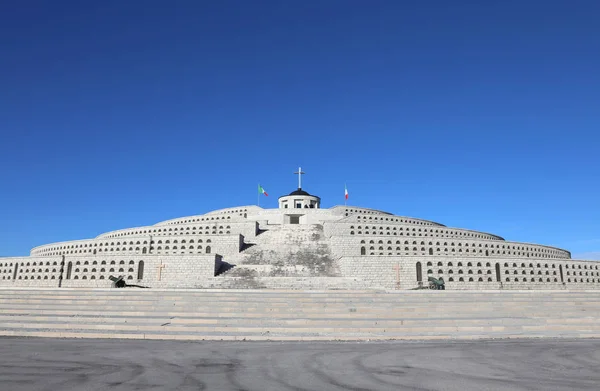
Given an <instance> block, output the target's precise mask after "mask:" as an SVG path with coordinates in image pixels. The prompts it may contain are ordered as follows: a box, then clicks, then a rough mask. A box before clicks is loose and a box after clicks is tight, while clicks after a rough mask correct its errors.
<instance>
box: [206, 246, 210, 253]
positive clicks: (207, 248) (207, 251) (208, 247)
mask: <svg viewBox="0 0 600 391" xmlns="http://www.w3.org/2000/svg"><path fill="white" fill-rule="evenodd" d="M206 253H207V254H210V246H206Z"/></svg>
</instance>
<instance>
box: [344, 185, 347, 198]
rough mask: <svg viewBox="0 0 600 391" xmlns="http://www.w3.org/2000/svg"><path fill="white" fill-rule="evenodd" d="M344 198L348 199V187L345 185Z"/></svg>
mask: <svg viewBox="0 0 600 391" xmlns="http://www.w3.org/2000/svg"><path fill="white" fill-rule="evenodd" d="M344 198H346V199H348V188H347V187H346V185H344Z"/></svg>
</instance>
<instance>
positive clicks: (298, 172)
mask: <svg viewBox="0 0 600 391" xmlns="http://www.w3.org/2000/svg"><path fill="white" fill-rule="evenodd" d="M294 174H297V175H298V189H302V175H303V174H306V173H305V172H303V171H302V167H298V171H297V172H295V173H294Z"/></svg>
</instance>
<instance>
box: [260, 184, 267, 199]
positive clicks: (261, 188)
mask: <svg viewBox="0 0 600 391" xmlns="http://www.w3.org/2000/svg"><path fill="white" fill-rule="evenodd" d="M258 193H259V194H264V195H266V196H267V197H268V196H269V195H268V194H267V192H266V191H265V189H264V188H263V187H262V186H261V185H258Z"/></svg>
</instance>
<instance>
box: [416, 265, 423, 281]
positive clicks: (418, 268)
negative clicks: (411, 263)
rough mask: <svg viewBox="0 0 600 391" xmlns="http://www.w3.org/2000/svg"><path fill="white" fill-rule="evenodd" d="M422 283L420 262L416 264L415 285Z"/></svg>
mask: <svg viewBox="0 0 600 391" xmlns="http://www.w3.org/2000/svg"><path fill="white" fill-rule="evenodd" d="M419 282H423V270H422V268H421V262H417V283H419Z"/></svg>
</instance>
